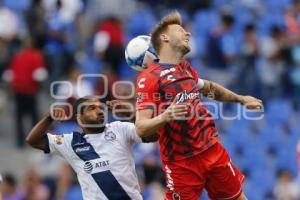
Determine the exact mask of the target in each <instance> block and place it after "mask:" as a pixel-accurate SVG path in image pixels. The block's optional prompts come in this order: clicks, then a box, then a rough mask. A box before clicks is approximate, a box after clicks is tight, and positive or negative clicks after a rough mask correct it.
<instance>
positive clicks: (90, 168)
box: [83, 161, 93, 174]
mask: <svg viewBox="0 0 300 200" xmlns="http://www.w3.org/2000/svg"><path fill="white" fill-rule="evenodd" d="M83 170H84V171H85V172H86V173H88V174H90V173H91V172H92V171H93V164H92V162H91V161H86V162H85V163H84V166H83Z"/></svg>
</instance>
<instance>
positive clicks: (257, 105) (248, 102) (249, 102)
mask: <svg viewBox="0 0 300 200" xmlns="http://www.w3.org/2000/svg"><path fill="white" fill-rule="evenodd" d="M240 103H241V104H242V105H244V106H246V108H247V109H250V110H261V109H262V108H263V102H262V100H260V99H257V98H255V97H252V96H241V97H240Z"/></svg>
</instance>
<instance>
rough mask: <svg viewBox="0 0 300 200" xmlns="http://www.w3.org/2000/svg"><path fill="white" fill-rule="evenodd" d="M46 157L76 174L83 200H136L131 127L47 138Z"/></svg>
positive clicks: (125, 124) (135, 138) (117, 124)
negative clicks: (59, 160) (52, 157)
mask: <svg viewBox="0 0 300 200" xmlns="http://www.w3.org/2000/svg"><path fill="white" fill-rule="evenodd" d="M47 136H48V141H49V149H50V153H53V154H57V155H60V156H62V157H63V158H65V159H66V160H67V161H68V163H69V164H70V165H71V166H72V168H73V169H74V171H75V172H76V174H77V177H78V181H79V183H80V186H81V189H82V193H83V198H84V199H85V200H106V199H109V200H127V199H134V200H140V199H142V196H141V194H140V187H139V184H138V178H137V175H136V171H135V164H134V157H133V152H132V145H133V144H134V143H140V142H142V140H141V139H140V138H139V136H138V135H137V133H136V131H135V126H134V124H132V123H129V122H119V121H117V122H112V123H110V124H107V125H106V128H105V130H104V132H102V133H97V134H81V133H78V132H73V133H72V134H64V135H52V134H49V133H48V134H47Z"/></svg>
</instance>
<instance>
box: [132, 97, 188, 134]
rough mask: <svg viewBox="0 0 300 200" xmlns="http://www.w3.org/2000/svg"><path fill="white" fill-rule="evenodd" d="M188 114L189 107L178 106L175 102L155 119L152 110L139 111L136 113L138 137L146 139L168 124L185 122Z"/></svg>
mask: <svg viewBox="0 0 300 200" xmlns="http://www.w3.org/2000/svg"><path fill="white" fill-rule="evenodd" d="M175 99H176V98H175ZM186 114H187V106H186V105H182V104H176V103H175V101H174V102H173V103H172V104H171V105H170V106H169V107H168V108H167V109H166V110H165V111H164V112H163V113H161V114H160V115H158V116H156V117H153V118H152V116H153V110H152V109H145V110H138V111H137V112H136V120H135V127H136V130H137V133H138V135H139V136H140V137H141V138H145V137H148V136H151V135H154V134H156V133H157V132H158V129H159V128H161V127H162V126H164V125H165V124H166V123H169V122H171V121H173V120H184V119H185V116H186Z"/></svg>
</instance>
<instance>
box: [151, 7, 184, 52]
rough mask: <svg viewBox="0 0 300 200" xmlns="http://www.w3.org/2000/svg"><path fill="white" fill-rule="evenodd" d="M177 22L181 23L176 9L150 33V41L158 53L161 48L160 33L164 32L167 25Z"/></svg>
mask: <svg viewBox="0 0 300 200" xmlns="http://www.w3.org/2000/svg"><path fill="white" fill-rule="evenodd" d="M173 24H178V25H181V16H180V14H179V12H178V11H173V12H171V13H170V14H168V15H167V16H165V17H164V18H162V20H161V21H160V22H159V23H158V24H157V25H156V27H155V28H154V29H153V31H152V33H151V43H152V45H153V47H154V49H155V51H156V52H157V53H159V51H160V49H161V40H160V35H161V34H162V33H164V32H165V31H166V30H167V29H168V27H169V25H173Z"/></svg>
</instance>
